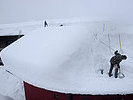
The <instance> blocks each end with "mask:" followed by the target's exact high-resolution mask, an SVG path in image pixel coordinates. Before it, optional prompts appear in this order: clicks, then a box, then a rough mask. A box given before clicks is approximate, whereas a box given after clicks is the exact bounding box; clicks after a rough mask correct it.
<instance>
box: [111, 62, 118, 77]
mask: <svg viewBox="0 0 133 100" xmlns="http://www.w3.org/2000/svg"><path fill="white" fill-rule="evenodd" d="M115 65H116V66H117V68H116V70H115V72H118V68H120V65H119V64H111V65H110V70H109V76H112V70H113V68H114V66H115Z"/></svg>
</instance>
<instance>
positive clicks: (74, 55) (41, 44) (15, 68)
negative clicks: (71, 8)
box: [1, 22, 133, 94]
mask: <svg viewBox="0 0 133 100" xmlns="http://www.w3.org/2000/svg"><path fill="white" fill-rule="evenodd" d="M120 29H121V28H120V27H119V28H117V27H115V26H114V27H112V24H111V23H108V24H105V32H103V23H100V22H94V23H85V25H83V24H82V25H71V26H63V27H46V28H39V29H37V30H35V31H32V32H31V33H29V34H27V35H25V36H24V37H22V38H21V39H19V40H18V41H16V42H15V43H13V44H11V45H10V46H8V47H7V48H5V49H4V50H3V51H2V53H1V56H2V60H3V62H4V64H5V66H6V69H7V70H9V71H11V72H12V73H13V74H15V75H17V76H18V77H20V78H21V79H23V80H24V81H26V82H28V83H30V84H33V85H35V86H37V87H41V88H44V89H48V90H53V91H58V92H63V93H75V94H129V93H133V84H132V83H133V67H132V64H133V61H132V60H133V57H132V56H133V52H132V49H133V46H132V42H133V40H132V39H133V34H132V33H131V32H128V33H125V32H124V31H123V33H122V32H121V33H119V34H120V36H121V42H122V50H123V53H125V54H126V55H127V56H128V59H127V60H126V61H123V62H122V63H121V71H122V72H123V73H124V74H125V78H123V79H119V78H117V79H115V78H114V77H108V74H107V73H108V70H109V60H110V57H111V56H113V52H114V50H118V49H119V35H118V32H119V30H120ZM99 69H104V74H103V75H102V74H100V71H99Z"/></svg>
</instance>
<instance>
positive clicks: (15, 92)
mask: <svg viewBox="0 0 133 100" xmlns="http://www.w3.org/2000/svg"><path fill="white" fill-rule="evenodd" d="M0 100H25V93H24V86H23V82H22V80H20V79H18V78H17V77H14V76H13V75H12V74H10V73H8V72H7V71H6V69H5V67H4V66H0Z"/></svg>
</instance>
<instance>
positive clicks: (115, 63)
mask: <svg viewBox="0 0 133 100" xmlns="http://www.w3.org/2000/svg"><path fill="white" fill-rule="evenodd" d="M114 54H115V56H113V57H112V58H111V59H110V70H109V73H108V74H109V77H111V76H112V75H113V74H112V70H113V68H114V67H115V75H114V76H115V78H117V77H118V70H120V65H119V64H120V62H121V61H122V60H126V59H127V56H126V55H121V54H120V53H118V50H116V51H115V52H114Z"/></svg>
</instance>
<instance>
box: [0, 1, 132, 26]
mask: <svg viewBox="0 0 133 100" xmlns="http://www.w3.org/2000/svg"><path fill="white" fill-rule="evenodd" d="M95 16H96V17H109V18H113V19H119V20H124V21H128V22H132V21H133V20H132V18H133V0H0V24H3V23H16V22H25V21H32V20H42V19H47V18H50V19H51V18H54V19H55V18H70V17H76V18H77V17H95Z"/></svg>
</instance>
